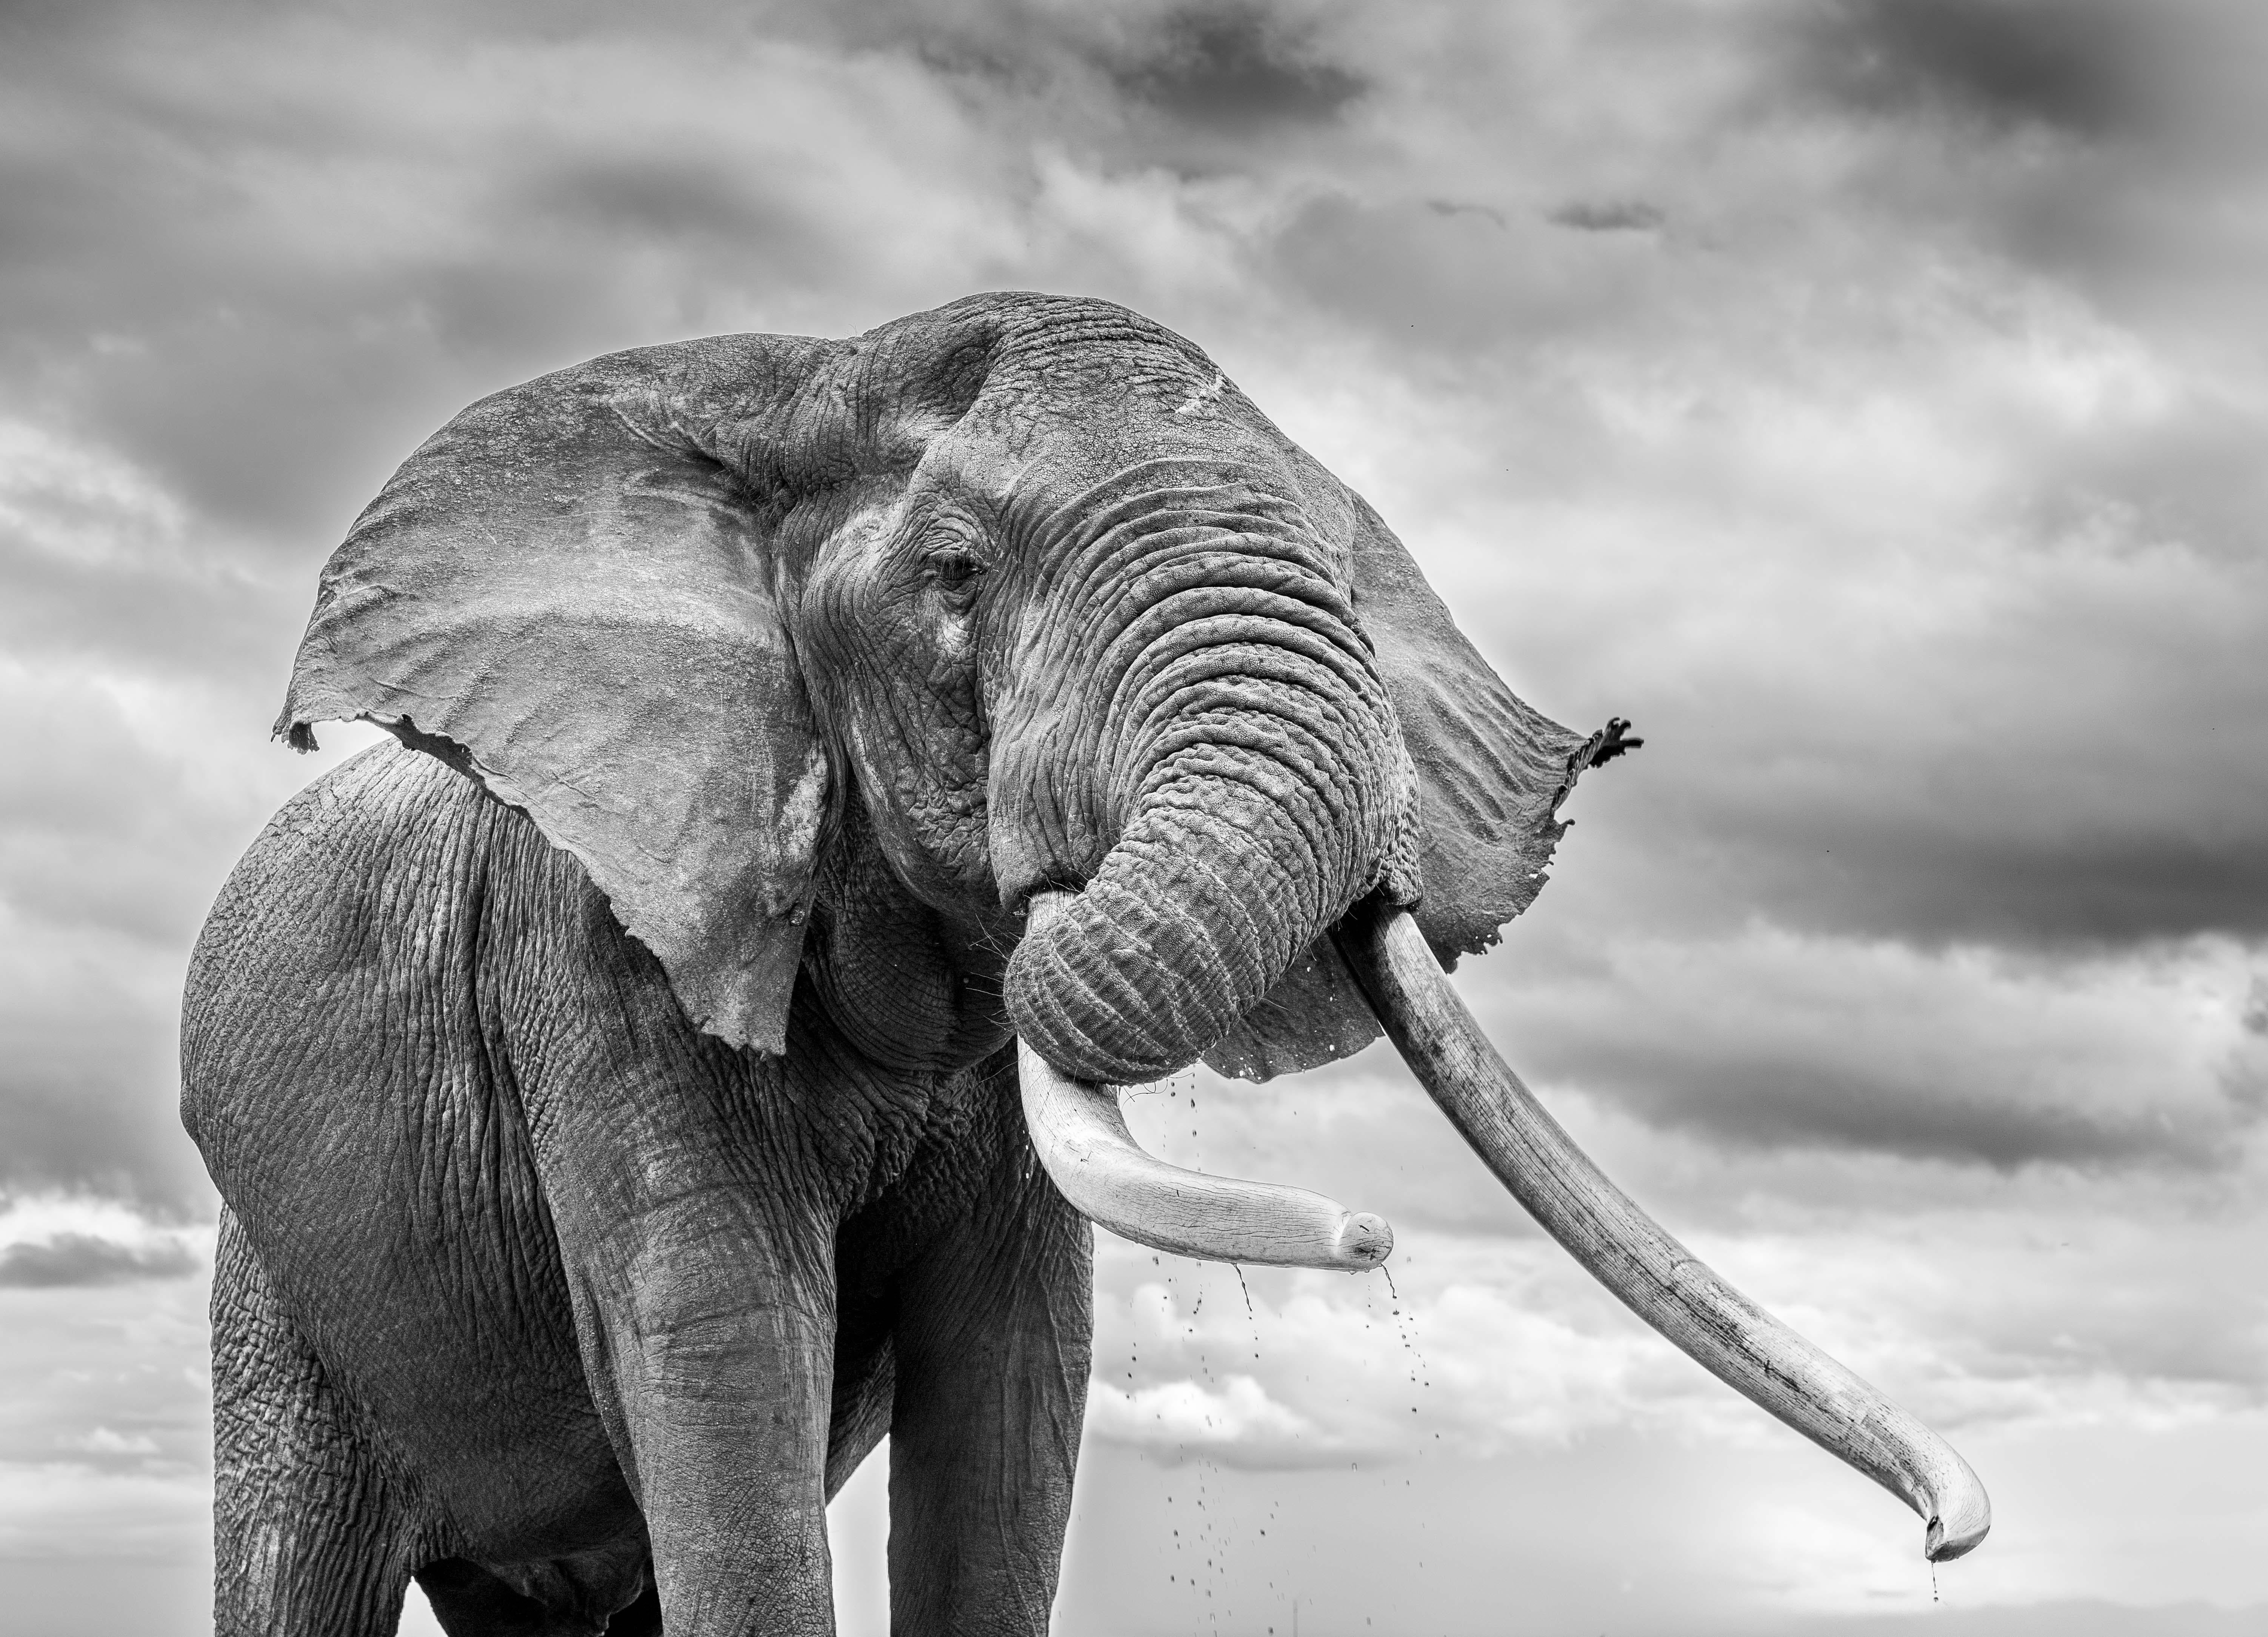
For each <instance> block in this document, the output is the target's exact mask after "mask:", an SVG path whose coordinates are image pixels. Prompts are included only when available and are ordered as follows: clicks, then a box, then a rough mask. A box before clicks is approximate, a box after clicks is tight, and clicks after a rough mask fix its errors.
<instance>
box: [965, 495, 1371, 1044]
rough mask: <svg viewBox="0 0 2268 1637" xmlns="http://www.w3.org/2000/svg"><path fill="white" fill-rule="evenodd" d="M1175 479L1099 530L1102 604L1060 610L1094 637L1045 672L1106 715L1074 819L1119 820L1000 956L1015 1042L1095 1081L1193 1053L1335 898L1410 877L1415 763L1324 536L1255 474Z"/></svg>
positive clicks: (1333, 910)
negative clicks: (1227, 489) (1231, 482)
mask: <svg viewBox="0 0 2268 1637" xmlns="http://www.w3.org/2000/svg"><path fill="white" fill-rule="evenodd" d="M1237 499H1238V500H1239V502H1240V503H1241V505H1242V506H1243V508H1244V510H1241V511H1237V512H1224V511H1223V510H1221V509H1220V507H1221V505H1222V504H1223V503H1222V502H1221V501H1220V500H1219V498H1218V497H1217V496H1215V495H1214V492H1213V491H1205V492H1204V494H1203V495H1200V496H1198V497H1197V499H1192V498H1191V492H1189V491H1175V504H1174V505H1172V506H1170V507H1160V505H1159V504H1158V503H1157V497H1156V496H1148V497H1145V509H1144V510H1142V511H1141V512H1140V513H1139V514H1138V515H1129V516H1121V517H1118V518H1115V519H1111V520H1109V521H1108V526H1106V527H1105V528H1104V529H1103V530H1102V531H1101V537H1100V539H1099V540H1098V541H1097V543H1096V547H1095V549H1096V550H1097V552H1098V554H1100V555H1101V556H1103V557H1104V558H1105V559H1106V560H1107V561H1108V562H1111V563H1112V564H1113V565H1114V568H1115V570H1116V571H1115V574H1113V575H1112V576H1106V578H1105V580H1104V584H1106V585H1107V586H1108V587H1109V588H1110V605H1109V606H1105V607H1102V608H1087V609H1082V610H1075V611H1074V612H1072V613H1071V614H1070V615H1069V616H1068V617H1065V616H1064V614H1061V613H1058V614H1057V615H1056V616H1055V618H1056V620H1057V628H1058V629H1064V630H1071V631H1079V630H1081V629H1082V628H1086V629H1088V630H1090V631H1091V630H1092V629H1093V628H1100V629H1101V630H1102V631H1104V632H1106V633H1108V640H1107V641H1104V642H1102V643H1101V658H1100V661H1099V662H1097V661H1096V660H1095V659H1094V658H1093V657H1091V656H1078V655H1075V654H1074V655H1070V656H1066V657H1065V659H1064V661H1063V662H1061V663H1060V664H1059V667H1058V668H1059V670H1060V671H1062V672H1071V673H1073V674H1075V676H1076V684H1075V685H1076V686H1077V687H1078V688H1079V689H1080V690H1081V691H1082V692H1083V693H1086V694H1088V696H1089V697H1090V699H1091V700H1092V701H1094V702H1093V704H1091V705H1090V707H1089V708H1090V709H1097V708H1099V709H1100V711H1101V717H1102V722H1103V724H1104V725H1103V727H1102V728H1101V730H1100V733H1099V735H1098V741H1097V743H1096V744H1095V745H1094V748H1095V749H1096V750H1097V751H1098V752H1100V755H1099V756H1098V758H1097V760H1098V764H1099V765H1100V766H1101V767H1102V768H1103V769H1104V771H1105V778H1106V788H1105V789H1104V790H1103V791H1102V793H1101V796H1099V798H1098V799H1099V802H1100V804H1101V809H1102V811H1101V812H1100V813H1098V815H1097V817H1096V818H1095V819H1094V821H1093V822H1092V823H1091V825H1090V826H1089V827H1090V829H1091V830H1100V831H1103V832H1106V833H1107V832H1108V831H1110V830H1114V829H1115V831H1116V840H1115V842H1113V843H1112V844H1111V845H1110V846H1109V848H1108V851H1107V852H1106V853H1105V854H1104V855H1102V856H1101V860H1100V862H1099V863H1097V864H1096V865H1095V866H1094V869H1093V870H1092V872H1091V874H1088V875H1086V879H1085V880H1084V881H1083V882H1078V883H1071V882H1064V881H1061V880H1054V881H1049V882H1047V883H1045V884H1044V885H1074V884H1076V885H1080V886H1081V887H1082V889H1083V890H1081V891H1080V892H1079V893H1078V895H1077V896H1076V897H1075V898H1072V899H1070V900H1069V901H1068V902H1067V903H1066V904H1065V905H1064V908H1063V912H1062V913H1061V914H1057V915H1055V916H1053V917H1051V918H1050V919H1049V921H1048V923H1047V924H1046V925H1045V926H1037V927H1035V928H1034V929H1032V930H1031V931H1030V932H1029V933H1028V934H1027V936H1026V937H1025V938H1024V940H1023V941H1022V943H1020V945H1019V947H1018V948H1017V951H1016V953H1015V956H1014V958H1013V960H1012V961H1011V963H1010V965H1009V969H1008V976H1007V984H1006V993H1007V999H1008V1005H1009V1012H1010V1016H1011V1017H1012V1018H1013V1021H1014V1024H1015V1026H1016V1031H1017V1032H1018V1033H1019V1034H1020V1036H1022V1038H1023V1039H1024V1040H1025V1041H1026V1042H1027V1044H1028V1045H1030V1046H1032V1047H1034V1048H1035V1050H1037V1051H1038V1052H1040V1053H1042V1055H1043V1056H1045V1057H1046V1058H1047V1059H1048V1061H1049V1062H1051V1063H1053V1064H1054V1065H1055V1066H1056V1067H1057V1068H1060V1069H1062V1070H1063V1071H1064V1072H1065V1073H1066V1074H1070V1075H1075V1076H1078V1077H1079V1078H1083V1079H1087V1080H1094V1081H1099V1082H1102V1083H1116V1084H1124V1083H1130V1082H1141V1081H1147V1080H1154V1079H1157V1078H1159V1077H1160V1075H1166V1074H1168V1073H1171V1072H1172V1071H1173V1070H1175V1069H1176V1068H1181V1067H1182V1065H1184V1064H1186V1063H1188V1062H1189V1061H1192V1060H1193V1059H1195V1058H1196V1057H1197V1055H1198V1054H1199V1053H1202V1052H1204V1050H1205V1049H1206V1048H1207V1047H1208V1046H1211V1045H1212V1044H1213V1043H1214V1042H1215V1041H1217V1040H1218V1039H1220V1037H1221V1036H1222V1035H1223V1034H1224V1033H1226V1031H1228V1029H1229V1028H1230V1027H1231V1025H1233V1024H1234V1023H1235V1022H1236V1020H1237V1019H1238V1018H1239V1017H1241V1015H1242V1014H1243V1013H1244V1012H1245V1011H1246V1010H1248V1009H1250V1008H1251V1007H1252V1006H1253V1005H1255V1004H1256V1002H1258V1001H1259V1000H1260V999H1261V997H1262V996H1263V995H1266V994H1267V992H1268V990H1269V989H1270V987H1271V986H1273V984H1274V983H1275V982H1276V980H1278V978H1279V977H1280V976H1282V974H1283V973H1284V971H1285V967H1287V966H1288V965H1290V964H1291V962H1292V959H1293V958H1294V957H1295V956H1297V955H1298V954H1299V953H1300V951H1303V950H1305V949H1306V948H1307V947H1308V945H1309V944H1311V943H1313V942H1314V940H1315V939H1316V938H1317V937H1318V936H1322V934H1323V933H1324V932H1325V931H1326V930H1327V929H1329V927H1330V925H1331V924H1332V922H1334V921H1337V919H1338V918H1339V916H1340V915H1342V914H1344V913H1345V911H1346V909H1347V907H1348V906H1349V905H1351V904H1352V903H1353V902H1354V901H1355V900H1356V899H1359V898H1360V897H1362V896H1363V895H1364V894H1365V893H1366V892H1369V891H1370V890H1371V889H1372V888H1373V886H1376V885H1379V884H1380V883H1381V881H1384V882H1386V883H1387V884H1388V890H1389V892H1394V891H1396V890H1399V889H1402V888H1403V887H1405V886H1406V885H1407V884H1408V883H1409V882H1410V876H1411V870H1410V865H1409V863H1408V862H1407V861H1408V859H1409V858H1410V856H1411V845H1410V842H1411V835H1412V831H1411V811H1412V804H1413V796H1412V782H1411V775H1410V769H1409V763H1408V759H1407V756H1406V754H1405V753H1404V752H1403V749H1402V745H1401V740H1400V738H1399V736H1398V734H1397V733H1396V732H1395V728H1394V725H1393V720H1392V713H1391V710H1390V708H1389V707H1388V704H1387V701H1386V696H1385V693H1384V690H1383V688H1382V687H1381V684H1380V682H1379V679H1378V677H1377V674H1376V672H1375V670H1374V668H1373V664H1372V662H1371V657H1370V654H1369V650H1368V648H1367V645H1366V643H1365V642H1363V640H1362V639H1361V637H1360V636H1359V635H1357V634H1356V632H1355V630H1354V628H1353V615H1352V612H1351V608H1350V607H1349V606H1348V604H1347V601H1346V598H1345V596H1344V593H1343V592H1342V591H1340V590H1339V589H1338V588H1337V585H1336V584H1334V583H1333V580H1332V577H1331V576H1330V574H1329V572H1328V569H1327V566H1326V560H1327V555H1328V554H1327V552H1326V550H1325V548H1324V547H1322V544H1321V543H1320V542H1318V541H1316V540H1314V539H1313V537H1312V535H1311V533H1310V532H1308V531H1307V528H1306V527H1305V525H1304V522H1303V520H1302V519H1300V517H1299V515H1298V514H1297V512H1296V511H1295V510H1293V509H1291V508H1289V507H1287V506H1283V505H1281V504H1280V503H1279V504H1278V505H1277V506H1276V507H1275V509H1273V510H1270V509H1269V508H1268V507H1266V506H1264V505H1261V504H1259V503H1257V502H1256V500H1255V499H1254V497H1253V496H1251V495H1250V494H1249V492H1248V491H1241V492H1240V493H1239V494H1238V496H1237ZM1128 510H1130V509H1128ZM1112 606H1115V607H1116V610H1118V611H1121V612H1116V613H1114V612H1112ZM1125 611H1130V612H1125ZM1087 640H1088V641H1090V642H1092V641H1094V638H1093V637H1092V635H1089V636H1088V639H1087ZM1054 748H1055V751H1056V752H1057V757H1058V760H1057V766H1058V767H1060V766H1061V765H1062V760H1061V757H1062V752H1063V750H1064V747H1063V746H1061V745H1057V746H1056V747H1054ZM1062 805H1064V806H1075V805H1076V804H1075V803H1063V804H1062ZM1114 821H1116V822H1114ZM1059 850H1060V849H1059ZM1080 873H1085V872H1080ZM1035 885H1041V884H1037V883H1035Z"/></svg>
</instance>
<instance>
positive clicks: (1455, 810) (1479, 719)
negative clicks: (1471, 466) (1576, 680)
mask: <svg viewBox="0 0 2268 1637" xmlns="http://www.w3.org/2000/svg"><path fill="white" fill-rule="evenodd" d="M1351 499H1352V500H1353V503H1354V511H1355V517H1354V550H1353V560H1352V565H1351V578H1352V580H1353V588H1354V612H1355V619H1356V621H1357V623H1358V624H1359V626H1360V627H1361V628H1362V631H1363V634H1364V635H1366V636H1367V637H1368V638H1369V639H1370V641H1371V644H1372V646H1373V649H1374V650H1375V651H1376V654H1377V657H1378V669H1379V673H1380V675H1381V678H1382V679H1384V681H1385V684H1386V693H1387V697H1388V699H1389V700H1391V701H1393V705H1394V714H1395V718H1396V720H1397V721H1398V722H1399V723H1400V725H1401V728H1402V738H1403V744H1404V745H1406V746H1407V747H1408V748H1409V752H1410V761H1411V762H1412V763H1413V764H1414V765H1415V767H1416V768H1417V773H1418V820H1419V826H1420V829H1421V831H1422V834H1421V836H1420V844H1419V854H1418V860H1419V870H1420V874H1421V877H1422V885H1423V892H1424V896H1423V897H1422V898H1421V899H1419V901H1418V906H1417V907H1416V909H1415V910H1414V912H1413V914H1414V915H1415V918H1416V920H1417V922H1418V928H1419V929H1421V930H1422V931H1423V932H1424V933H1425V937H1426V941H1427V942H1428V943H1432V946H1433V951H1434V953H1435V954H1436V955H1438V956H1439V957H1440V958H1441V961H1442V964H1443V965H1454V964H1455V963H1456V959H1457V958H1458V957H1459V956H1460V955H1466V954H1477V953H1478V952H1479V951H1481V950H1483V949H1484V948H1486V947H1487V946H1488V945H1489V944H1491V943H1495V942H1496V941H1497V929H1498V928H1499V927H1500V926H1502V925H1503V924H1504V923H1505V922H1506V921H1510V920H1511V919H1512V918H1513V916H1514V915H1517V914H1520V912H1521V910H1523V909H1526V908H1527V907H1528V905H1529V904H1530V903H1531V902H1533V901H1534V899H1535V894H1536V893H1537V892H1538V891H1540V890H1541V889H1542V887H1543V878H1544V867H1545V866H1546V865H1547V864H1549V863H1550V861H1551V851H1552V848H1554V847H1556V846H1557V844H1558V841H1559V837H1560V836H1561V834H1562V833H1565V830H1566V828H1567V826H1566V825H1565V823H1563V822H1562V821H1561V820H1560V819H1559V818H1558V816H1557V814H1558V810H1559V804H1560V803H1561V802H1562V801H1564V800H1565V798H1566V796H1567V793H1568V791H1570V790H1572V789H1574V786H1575V780H1576V778H1577V776H1578V775H1580V774H1581V773H1582V771H1583V770H1584V769H1585V768H1586V767H1590V766H1592V765H1593V764H1594V762H1599V761H1604V760H1608V759H1609V758H1610V757H1613V756H1616V755H1619V754H1620V753H1621V752H1624V750H1628V749H1632V748H1635V747H1636V745H1638V743H1639V741H1638V740H1637V739H1625V738H1623V736H1622V730H1623V729H1624V728H1625V727H1627V726H1628V725H1629V724H1628V723H1624V722H1620V721H1616V722H1612V723H1609V724H1608V725H1607V726H1606V727H1604V728H1602V729H1601V730H1599V731H1598V732H1596V733H1589V734H1585V733H1578V732H1576V731H1575V730H1573V729H1572V728H1565V727H1562V726H1561V725H1560V724H1559V723H1556V722H1554V721H1552V720H1551V719H1550V717H1549V716H1545V715H1543V712H1541V711H1539V710H1536V709H1535V708H1533V707H1531V706H1529V705H1528V703H1527V702H1526V701H1523V700H1521V699H1520V698H1519V697H1518V696H1516V695H1515V694H1513V691H1512V690H1511V689H1510V688H1508V687H1506V686H1505V685H1504V683H1503V681H1502V680H1501V679H1499V677H1498V676H1497V674H1496V672H1494V671H1492V670H1491V669H1490V668H1489V664H1488V661H1486V660H1485V659H1483V658H1482V657H1480V655H1479V653H1478V652H1477V651H1476V650H1475V649H1474V647H1473V645H1472V643H1471V642H1468V641H1467V640H1466V638H1465V634H1464V633H1463V632H1462V631H1460V630H1458V629H1457V626H1456V622H1455V621H1454V620H1452V619H1450V618H1449V611H1448V609H1447V608H1446V607H1445V606H1442V602H1441V599H1440V598H1439V597H1438V596H1436V595H1434V592H1433V588H1432V586H1430V585H1428V584H1426V583H1425V576H1423V575H1422V574H1420V573H1419V572H1418V565H1417V563H1416V562H1413V561H1412V560H1411V558H1410V553H1409V550H1408V548H1407V547H1404V546H1403V544H1402V542H1401V541H1400V540H1397V539H1395V534H1394V531H1393V530H1391V529H1389V528H1388V527H1387V526H1386V523H1385V520H1384V519H1383V518H1380V516H1379V515H1378V513H1377V512H1376V511H1374V510H1372V509H1371V507H1370V505H1369V503H1367V502H1366V501H1364V500H1363V499H1362V498H1361V497H1360V496H1351Z"/></svg>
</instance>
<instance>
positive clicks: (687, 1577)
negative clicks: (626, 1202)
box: [609, 1211, 835, 1637]
mask: <svg viewBox="0 0 2268 1637" xmlns="http://www.w3.org/2000/svg"><path fill="white" fill-rule="evenodd" d="M692 1215H710V1213H708V1212H705V1211H696V1212H695V1213H692ZM694 1235H697V1236H698V1237H699V1238H700V1239H701V1240H702V1241H703V1244H705V1246H706V1251H705V1252H703V1253H699V1254H698V1255H697V1258H696V1262H695V1265H694V1266H688V1265H687V1253H686V1252H684V1251H683V1250H682V1249H681V1248H679V1247H681V1246H682V1245H684V1244H689V1242H690V1237H691V1236H694ZM661 1237H666V1238H667V1239H670V1240H672V1241H675V1242H676V1244H675V1245H673V1246H672V1247H670V1248H663V1249H659V1250H657V1251H656V1252H652V1253H649V1254H647V1255H645V1256H642V1257H640V1258H639V1259H637V1260H636V1261H635V1262H634V1263H633V1265H632V1268H631V1273H630V1278H631V1280H632V1281H633V1287H634V1288H633V1289H632V1290H631V1291H630V1293H628V1294H629V1302H628V1304H627V1308H628V1313H629V1315H630V1325H628V1326H627V1333H625V1334H623V1335H622V1336H620V1337H619V1338H618V1339H614V1340H612V1341H611V1343H610V1347H609V1351H610V1353H611V1354H612V1360H611V1362H612V1366H613V1374H614V1382H613V1387H614V1392H615V1398H616V1400H617V1402H618V1404H619V1405H620V1406H621V1413H622V1421H623V1428H622V1432H623V1442H627V1444H628V1446H629V1450H630V1457H629V1458H630V1463H631V1464H632V1465H633V1469H634V1470H633V1471H632V1472H631V1483H632V1486H633V1487H634V1489H635V1491H636V1493H637V1495H638V1497H639V1501H640V1504H641V1506H642V1507H643V1508H644V1512H645V1518H646V1528H647V1531H648V1532H649V1534H650V1535H651V1537H652V1543H653V1565H654V1581H655V1585H656V1588H657V1589H658V1590H659V1594H660V1599H661V1606H662V1611H663V1618H664V1619H665V1621H666V1624H667V1629H668V1630H669V1631H671V1632H672V1633H703V1634H704V1637H705V1634H706V1633H718V1637H723V1634H725V1633H733V1634H734V1637H738V1634H740V1633H758V1632H762V1633H831V1632H832V1631H833V1630H834V1628H835V1613H834V1600H833V1598H834V1593H833V1583H832V1577H831V1575H830V1573H829V1565H828V1546H827V1493H826V1472H827V1449H828V1419H829V1413H830V1410H831V1406H832V1398H833V1391H832V1389H833V1381H834V1303H833V1294H834V1291H833V1285H834V1280H833V1274H832V1269H831V1265H830V1262H829V1259H828V1255H827V1252H828V1236H827V1235H825V1234H823V1233H822V1234H816V1235H812V1236H809V1237H807V1238H806V1237H804V1236H802V1235H799V1234H797V1233H796V1232H794V1230H792V1229H784V1228H783V1227H782V1226H780V1225H779V1224H775V1223H763V1222H756V1223H747V1222H733V1223H727V1222H718V1221H709V1222H703V1223H701V1224H700V1225H699V1226H698V1227H697V1228H692V1227H689V1228H688V1229H683V1230H673V1231H671V1232H670V1233H668V1234H666V1235H665V1236H661ZM798 1238H804V1241H805V1242H804V1243H801V1244H797V1243H795V1240H797V1239H798ZM814 1263H815V1264H816V1266H814Z"/></svg>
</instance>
